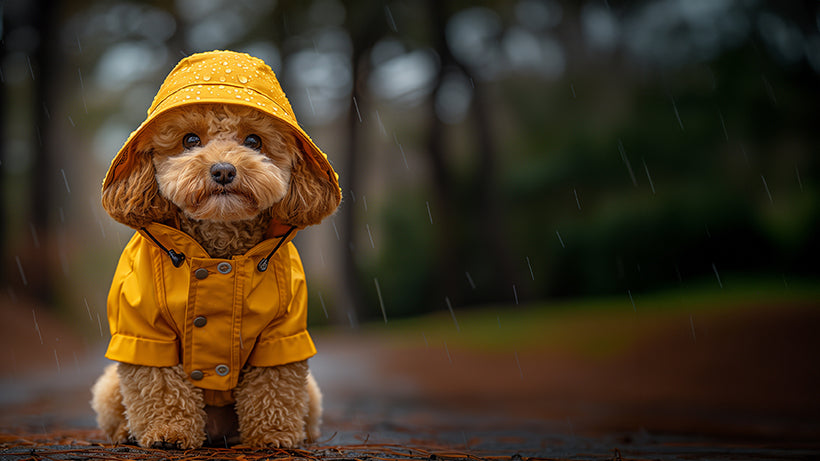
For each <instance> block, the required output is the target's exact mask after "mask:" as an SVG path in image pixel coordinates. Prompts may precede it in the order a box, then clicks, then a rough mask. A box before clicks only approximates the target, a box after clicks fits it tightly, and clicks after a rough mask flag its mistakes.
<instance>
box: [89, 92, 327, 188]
mask: <svg viewBox="0 0 820 461" xmlns="http://www.w3.org/2000/svg"><path fill="white" fill-rule="evenodd" d="M203 89H204V90H205V91H203ZM206 91H207V93H208V94H205V92H206ZM251 91H252V90H248V89H245V88H239V87H235V86H232V85H224V84H222V85H190V86H188V87H185V88H182V89H181V90H180V91H176V92H174V94H173V95H171V96H170V97H168V98H166V99H165V100H163V101H161V102H160V103H159V104H158V105H157V106H156V107H155V108H154V110H153V111H151V113H150V114H149V116H148V118H146V119H145V121H143V122H142V123H141V124H140V126H139V127H138V128H137V129H136V130H134V131H133V132H131V134H130V135H129V136H128V139H127V140H126V141H125V143H124V144H123V146H122V148H120V150H119V152H117V155H115V156H114V158H113V159H112V160H111V165H110V167H109V168H108V172H107V173H106V175H105V179H104V180H103V186H102V189H103V190H105V189H107V188H108V187H109V186H110V185H111V184H112V183H113V182H115V181H117V180H119V179H122V178H123V177H125V176H126V175H128V174H129V173H130V172H131V170H133V167H134V164H135V163H136V159H137V157H136V156H137V155H143V153H141V152H137V151H136V149H135V145H136V143H137V140H138V139H139V138H140V136H142V135H143V133H145V131H146V130H147V128H148V127H149V126H150V125H151V124H152V123H153V122H154V121H155V120H156V119H157V118H158V117H160V116H161V115H162V114H164V113H166V112H168V111H170V110H172V109H176V108H180V107H185V106H192V105H201V104H227V105H233V106H244V107H249V108H252V109H255V110H257V111H260V112H262V113H264V114H266V115H268V116H270V117H272V118H274V119H276V120H278V121H280V122H282V123H283V124H284V125H285V126H287V127H288V128H290V129H291V131H292V132H293V134H294V135H295V136H296V139H297V140H298V141H299V142H300V144H301V147H302V151H303V152H304V153H305V154H306V156H307V158H309V159H311V160H312V161H314V162H315V164H316V166H318V167H319V168H320V169H321V170H322V171H324V172H326V173H327V175H328V178H329V179H330V180H331V182H333V183H334V184H335V185H336V188H337V189H338V190H339V195H340V196H341V189H340V188H339V175H338V174H337V173H336V172H335V171H334V170H333V167H332V166H331V165H330V162H329V161H328V159H327V155H326V154H325V153H324V152H322V150H321V149H319V147H318V146H316V144H315V143H314V142H313V140H311V139H310V136H308V134H307V133H305V131H304V130H303V129H302V128H301V127H300V126H299V125H298V124H297V123H296V122H295V119H294V118H293V115H292V114H289V113H288V112H287V111H286V110H284V109H282V108H281V107H279V106H278V105H277V104H276V103H275V102H274V101H272V100H270V99H268V98H265V97H264V95H262V94H260V93H256V92H253V94H251ZM197 92H199V93H198V94H197ZM241 92H248V93H249V94H247V96H246V95H245V94H241Z"/></svg>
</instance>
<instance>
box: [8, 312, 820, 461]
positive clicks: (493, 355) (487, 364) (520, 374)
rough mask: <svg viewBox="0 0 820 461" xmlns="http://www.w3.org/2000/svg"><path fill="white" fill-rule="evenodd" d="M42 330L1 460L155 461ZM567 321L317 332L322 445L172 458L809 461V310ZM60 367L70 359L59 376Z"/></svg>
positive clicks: (86, 349) (814, 437)
mask: <svg viewBox="0 0 820 461" xmlns="http://www.w3.org/2000/svg"><path fill="white" fill-rule="evenodd" d="M29 313H30V310H29ZM29 315H30V314H29ZM604 317H605V316H604ZM6 318H7V319H11V318H13V316H7V317H6ZM21 318H25V316H22V317H21ZM38 321H39V323H40V328H41V330H46V329H50V328H53V329H54V330H50V332H49V333H48V334H47V337H46V339H44V341H43V342H41V341H40V340H39V337H38V336H36V337H35V340H32V341H30V343H31V344H25V340H26V336H25V335H18V337H16V339H15V340H16V341H18V342H17V343H16V346H15V349H14V350H15V351H16V352H15V360H17V361H18V363H19V361H20V360H21V354H22V353H23V352H21V351H28V352H29V353H31V354H32V356H33V358H32V360H31V362H32V363H40V366H31V367H29V366H27V367H23V368H24V369H19V368H18V370H17V372H16V373H5V374H1V375H0V391H2V392H0V395H1V396H2V398H0V434H2V435H0V459H29V458H32V457H35V458H36V457H46V458H48V457H50V458H53V459H62V458H70V457H72V456H74V457H77V456H81V457H82V456H93V457H98V456H99V453H103V454H107V455H108V456H109V457H112V458H117V459H125V458H131V459H138V458H140V459H150V458H152V457H153V456H155V455H156V453H153V452H145V451H140V450H137V449H135V448H134V447H119V448H114V447H110V446H105V445H100V444H102V443H104V442H105V441H104V440H103V437H102V434H100V433H99V432H97V431H95V430H94V420H93V414H92V413H91V410H90V408H89V407H88V404H87V401H88V399H89V397H90V394H89V392H88V387H89V386H90V384H91V382H93V379H94V378H95V377H96V374H97V373H98V372H99V371H100V370H101V369H102V367H103V364H104V361H103V360H102V359H101V358H100V357H101V356H102V352H103V349H104V347H103V346H102V345H99V344H92V345H89V346H86V345H84V344H83V342H82V341H77V340H73V339H69V338H68V335H65V334H64V337H65V339H61V341H62V342H61V343H60V344H72V346H71V347H73V348H76V349H74V351H72V350H69V348H68V347H66V348H65V349H61V348H60V347H59V346H55V345H56V344H57V343H51V344H47V343H48V338H50V337H51V336H53V334H52V333H54V332H55V331H57V329H58V328H59V323H54V324H53V325H52V324H51V323H48V322H49V321H48V320H38ZM25 323H26V325H25V328H30V326H29V325H28V319H26V322H25ZM565 325H566V328H567V329H574V331H575V333H573V334H572V335H569V337H571V338H573V339H572V340H563V339H562V340H556V341H549V340H547V339H545V340H544V341H543V342H539V341H534V342H530V343H528V345H527V347H522V348H515V347H509V348H507V347H496V348H487V349H482V348H476V347H473V346H470V345H469V344H465V343H464V342H463V341H459V339H458V338H459V336H458V335H460V334H465V332H460V333H453V334H452V335H450V336H436V335H434V334H429V333H428V334H425V332H423V331H418V332H414V331H412V329H411V330H409V331H408V330H407V329H398V330H397V329H394V328H392V327H391V325H388V326H386V327H383V328H382V327H371V328H367V329H362V330H347V329H340V330H336V331H316V333H315V334H314V336H315V340H316V343H317V347H318V349H319V351H320V354H319V355H317V356H316V357H315V358H314V359H312V361H311V367H312V369H313V370H314V373H315V375H316V377H317V380H318V381H319V383H320V385H321V386H322V388H323V390H324V392H325V406H326V417H325V425H324V432H325V440H323V441H322V443H320V444H318V446H314V447H309V448H308V451H306V452H289V453H273V452H261V453H257V452H249V451H237V450H230V451H224V450H223V451H220V452H219V453H217V454H216V455H215V454H214V452H208V451H200V452H195V453H188V454H184V453H170V454H169V456H170V458H169V459H205V458H206V457H207V456H211V457H213V456H217V455H218V456H220V457H222V458H226V459H261V458H262V457H265V456H275V455H282V456H284V455H287V456H292V457H303V458H311V457H312V458H322V459H339V458H348V459H350V458H359V459H364V458H374V457H377V458H378V457H381V458H407V459H436V458H442V459H450V458H452V459H456V458H458V459H461V458H468V457H487V456H491V455H497V456H503V457H506V458H509V459H517V456H519V455H520V456H523V457H544V458H553V459H618V458H619V457H621V458H623V459H693V458H713V457H720V458H722V459H809V458H814V457H820V442H819V441H820V418H819V417H818V416H820V393H818V392H817V389H818V388H820V367H818V360H817V358H816V354H817V351H820V337H818V335H817V334H816V332H817V331H818V327H820V306H818V305H805V304H803V305H786V306H755V307H753V308H751V307H750V308H748V309H733V310H731V311H726V312H715V313H698V314H697V315H695V316H694V317H693V316H691V315H689V314H684V313H681V314H670V315H647V316H645V317H640V316H637V317H636V316H623V317H619V316H616V317H612V316H610V317H605V318H603V317H595V316H593V317H582V318H578V319H570V320H567V321H566V324H565ZM18 328H21V329H22V328H23V326H22V325H21V326H19V327H18ZM32 336H34V335H32ZM21 341H22V342H21ZM55 350H56V353H55V352H54V351H55ZM76 351H79V352H80V353H78V354H75V353H74V352H76ZM49 353H50V355H51V357H50V358H51V359H52V360H54V362H51V360H48V359H49ZM55 354H56V356H57V359H54V356H55ZM35 356H36V357H35ZM75 356H76V360H75V359H74V357H75ZM62 357H70V358H71V359H70V360H65V359H64V360H62V361H61V363H60V366H59V368H58V367H57V366H56V362H57V360H58V359H60V358H62ZM32 450H34V452H32ZM38 450H39V451H38ZM116 450H119V451H116ZM32 453H34V454H32ZM35 455H36V456H35ZM206 455H207V456H206ZM432 455H435V456H432ZM242 456H244V458H242ZM197 457H199V458H197Z"/></svg>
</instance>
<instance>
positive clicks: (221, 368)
mask: <svg viewBox="0 0 820 461" xmlns="http://www.w3.org/2000/svg"><path fill="white" fill-rule="evenodd" d="M230 372H231V369H230V368H228V365H217V366H216V374H218V375H219V376H227V374H228V373H230Z"/></svg>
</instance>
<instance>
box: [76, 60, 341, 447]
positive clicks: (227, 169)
mask: <svg viewBox="0 0 820 461" xmlns="http://www.w3.org/2000/svg"><path fill="white" fill-rule="evenodd" d="M217 67H218V68H219V69H217ZM232 68H233V70H234V72H233V75H231V74H232V72H231V69H232ZM203 69H204V70H203ZM243 69H244V72H245V73H244V74H243V73H242V72H243ZM208 70H218V71H221V75H222V78H221V81H222V82H224V81H225V77H226V76H227V77H229V78H231V79H233V80H229V81H228V82H227V83H232V82H233V83H235V85H234V86H233V87H231V86H228V85H227V84H226V85H225V87H223V85H221V84H220V85H218V86H217V85H216V83H217V82H216V80H217V78H216V76H217V73H214V74H213V82H211V81H210V79H209V78H206V76H209V75H210V74H206V72H207V71H208ZM182 73H186V79H183V80H180V79H179V78H176V77H178V76H179V75H181V74H182ZM254 77H255V82H256V83H257V86H250V85H245V86H243V85H242V84H243V83H247V82H248V81H249V80H252V79H253V78H254ZM175 78H176V79H175ZM260 82H261V83H260ZM209 90H212V91H209ZM240 90H241V91H243V96H246V95H251V96H255V98H256V99H255V100H254V99H252V98H247V99H242V100H240V99H239V98H236V99H237V102H236V103H234V93H239V92H240ZM229 92H230V94H229ZM182 94H186V95H188V96H190V95H191V94H197V95H202V97H201V98H200V97H199V96H197V97H195V98H184V97H183V96H181V95H182ZM206 95H207V97H206ZM255 101H257V103H255ZM259 101H262V102H264V104H262V103H259ZM340 200H341V193H340V189H339V186H338V178H337V176H336V175H335V172H333V170H332V167H330V164H329V163H328V162H327V158H326V156H324V154H323V153H322V152H321V151H320V150H319V149H318V148H317V147H315V145H314V144H313V143H312V141H310V138H308V137H307V135H306V134H305V133H304V132H303V131H302V130H301V128H299V126H298V124H297V123H296V121H295V118H293V115H292V112H291V110H290V105H289V104H288V103H287V100H286V98H285V97H284V93H282V92H281V88H280V87H279V86H278V82H276V80H275V76H273V72H272V71H271V70H270V68H269V67H267V66H266V65H264V63H262V62H261V61H260V60H257V59H256V58H252V57H250V56H248V55H244V54H239V53H233V52H210V53H201V54H199V55H193V56H191V57H189V58H187V59H186V60H183V61H182V62H180V64H178V65H177V67H176V68H175V70H174V71H172V73H171V74H169V76H168V78H167V79H166V81H165V83H164V84H163V87H162V88H161V89H160V93H159V94H158V95H157V98H156V99H155V101H154V104H153V105H152V107H151V109H149V118H148V119H147V120H146V121H145V122H144V123H143V125H141V126H140V128H138V130H137V131H135V132H134V133H132V136H131V137H130V138H129V140H128V141H126V145H125V146H124V147H123V149H122V150H121V151H120V153H119V154H118V155H117V157H115V159H114V161H112V165H111V168H110V170H109V172H108V175H107V176H106V179H105V181H104V183H103V193H102V204H103V207H104V209H105V210H106V212H108V214H109V215H111V216H112V217H113V218H114V219H115V220H116V221H118V222H120V223H123V224H126V225H128V226H130V227H132V228H134V229H136V230H137V232H136V233H135V235H134V237H133V238H132V239H131V241H130V242H129V243H128V245H127V246H126V248H125V249H124V250H123V255H122V256H121V258H120V262H119V264H118V266H117V270H116V272H115V276H114V282H113V283H112V286H111V291H110V293H109V298H108V318H109V323H110V327H111V332H112V338H111V342H110V344H109V347H108V351H107V353H106V356H107V357H108V358H110V359H112V360H115V361H116V362H117V363H114V364H112V365H110V366H109V367H108V368H107V369H106V370H105V371H104V373H103V375H102V376H101V377H100V378H99V379H98V380H97V382H96V383H95V384H94V386H93V388H92V396H93V397H92V401H91V405H92V407H93V409H94V410H95V412H96V413H97V422H98V424H99V426H100V428H101V429H102V430H103V431H104V432H105V433H106V435H107V436H108V437H109V438H110V439H111V440H112V441H114V442H115V443H134V442H136V443H137V444H139V445H140V446H142V447H152V448H178V449H190V448H197V447H200V446H202V445H203V444H205V443H211V444H225V443H236V442H239V443H241V444H242V445H245V446H250V447H281V448H289V447H293V446H296V445H298V444H301V443H303V442H305V441H307V442H311V441H315V440H316V439H317V438H318V437H319V434H320V429H319V427H320V423H321V416H322V403H321V399H322V395H321V392H320V390H319V387H318V386H317V384H316V381H315V380H314V379H313V377H312V375H311V373H310V371H309V369H308V365H307V359H308V358H309V357H310V356H312V355H313V354H314V353H315V348H314V346H313V343H312V341H311V339H310V336H309V335H308V333H307V331H306V309H307V292H306V289H305V282H304V270H303V268H302V266H301V262H300V260H299V256H298V253H297V252H296V249H295V247H294V246H293V243H291V241H290V240H291V239H292V238H293V236H294V235H295V232H296V231H298V230H299V229H302V228H305V227H307V226H309V225H313V224H318V223H319V222H320V221H321V220H322V219H323V218H325V217H327V216H329V215H331V214H332V213H333V212H334V211H335V209H336V208H337V207H338V205H339V203H340Z"/></svg>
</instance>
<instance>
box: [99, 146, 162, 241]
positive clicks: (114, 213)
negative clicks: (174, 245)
mask: <svg viewBox="0 0 820 461" xmlns="http://www.w3.org/2000/svg"><path fill="white" fill-rule="evenodd" d="M133 161H134V165H133V168H132V169H131V170H130V171H129V174H127V175H125V176H124V177H122V178H118V179H116V180H114V181H112V182H111V184H109V185H108V187H106V188H104V189H103V191H102V206H103V208H104V209H105V211H106V212H108V214H109V215H111V217H112V218H114V220H115V221H117V222H120V223H122V224H125V225H126V226H130V227H133V228H135V229H139V228H140V227H144V226H146V225H147V224H149V223H152V222H158V223H164V224H169V223H170V222H171V221H173V219H174V216H176V213H175V205H173V204H172V203H171V202H170V201H169V200H168V199H166V198H165V197H163V196H162V195H160V193H159V187H158V186H157V179H156V171H155V169H154V163H153V162H152V161H151V153H150V152H138V153H136V154H134V160H133Z"/></svg>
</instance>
